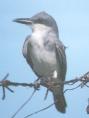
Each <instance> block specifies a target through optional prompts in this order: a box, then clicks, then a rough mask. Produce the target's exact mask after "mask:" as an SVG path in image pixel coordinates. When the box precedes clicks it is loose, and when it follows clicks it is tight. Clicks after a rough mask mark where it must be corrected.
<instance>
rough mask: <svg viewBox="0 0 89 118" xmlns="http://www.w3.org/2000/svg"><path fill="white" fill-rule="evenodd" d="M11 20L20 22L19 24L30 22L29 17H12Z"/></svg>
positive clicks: (28, 23) (29, 23)
mask: <svg viewBox="0 0 89 118" xmlns="http://www.w3.org/2000/svg"><path fill="white" fill-rule="evenodd" d="M13 22H17V23H21V24H27V25H31V24H32V21H31V20H30V18H17V19H14V20H13Z"/></svg>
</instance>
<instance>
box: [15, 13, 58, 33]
mask: <svg viewBox="0 0 89 118" xmlns="http://www.w3.org/2000/svg"><path fill="white" fill-rule="evenodd" d="M14 22H17V23H21V24H26V25H28V26H29V25H30V26H32V29H34V26H37V25H38V26H39V25H40V26H45V27H49V28H52V29H53V30H54V31H55V32H56V33H58V27H57V24H56V21H55V20H54V18H53V17H52V16H50V15H49V14H47V13H46V12H40V13H38V14H36V15H34V16H32V17H31V18H17V19H15V20H14Z"/></svg>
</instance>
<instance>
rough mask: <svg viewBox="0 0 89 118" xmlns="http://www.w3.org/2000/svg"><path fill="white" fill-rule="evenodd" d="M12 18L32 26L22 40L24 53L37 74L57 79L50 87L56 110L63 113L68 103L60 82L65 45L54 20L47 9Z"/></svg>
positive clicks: (62, 75) (64, 61) (53, 79)
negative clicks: (60, 38)
mask: <svg viewBox="0 0 89 118" xmlns="http://www.w3.org/2000/svg"><path fill="white" fill-rule="evenodd" d="M14 21H15V22H18V23H22V24H26V25H27V26H31V28H32V34H31V35H30V36H28V37H27V38H26V40H25V42H24V45H23V51H22V52H23V56H24V57H25V59H26V61H27V63H28V64H29V65H30V66H31V68H32V70H33V71H34V72H35V74H36V75H37V76H38V77H39V78H42V77H49V76H50V78H52V80H51V83H52V82H56V83H57V84H56V85H55V86H53V87H50V91H51V92H52V93H53V97H54V103H55V106H56V108H57V110H58V111H60V112H62V113H65V112H66V106H67V105H66V101H65V97H64V92H63V88H64V85H63V84H62V83H63V82H64V80H65V76H66V65H67V64H66V55H65V46H64V45H63V43H62V42H61V41H60V40H59V32H58V27H57V24H56V21H55V20H54V18H53V17H52V16H50V15H49V14H47V13H46V12H40V13H38V14H36V15H34V16H32V17H31V18H18V19H15V20H14ZM51 74H52V76H51ZM46 79H47V78H46ZM61 82H62V83H61ZM60 83H61V84H60Z"/></svg>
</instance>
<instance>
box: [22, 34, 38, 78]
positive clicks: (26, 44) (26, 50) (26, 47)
mask: <svg viewBox="0 0 89 118" xmlns="http://www.w3.org/2000/svg"><path fill="white" fill-rule="evenodd" d="M30 40H31V36H28V37H27V38H26V40H25V42H24V45H23V50H22V53H23V56H24V57H25V59H26V61H27V63H28V64H29V65H30V67H31V69H32V70H33V71H34V69H33V66H34V65H33V62H32V58H31V48H32V46H31V41H30ZM34 73H35V74H36V75H37V76H38V77H40V75H38V74H37V73H36V72H35V71H34Z"/></svg>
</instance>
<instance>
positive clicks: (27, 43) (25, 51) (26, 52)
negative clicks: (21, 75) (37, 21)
mask: <svg viewBox="0 0 89 118" xmlns="http://www.w3.org/2000/svg"><path fill="white" fill-rule="evenodd" d="M30 40H31V36H28V37H27V38H26V40H25V42H24V44H23V50H22V53H23V56H24V57H25V59H26V60H27V63H28V64H29V65H30V66H31V68H32V69H33V63H32V59H31V56H30V50H29V46H30Z"/></svg>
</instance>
